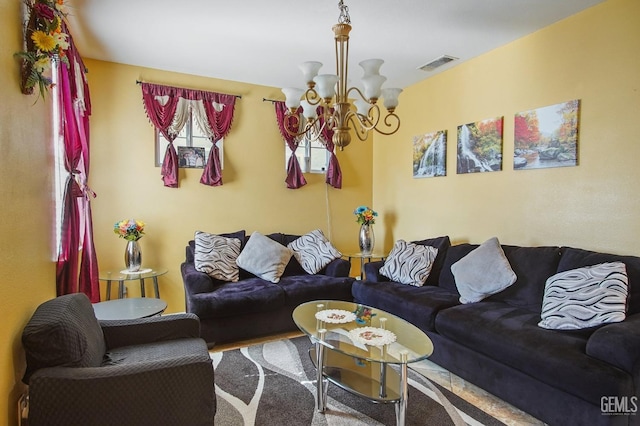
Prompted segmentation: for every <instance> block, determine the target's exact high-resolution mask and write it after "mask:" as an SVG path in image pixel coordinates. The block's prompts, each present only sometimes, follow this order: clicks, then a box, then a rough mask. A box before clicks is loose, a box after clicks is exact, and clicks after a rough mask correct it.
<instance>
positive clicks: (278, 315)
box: [180, 231, 354, 345]
mask: <svg viewBox="0 0 640 426" xmlns="http://www.w3.org/2000/svg"><path fill="white" fill-rule="evenodd" d="M227 235H232V236H234V237H236V236H237V237H239V238H241V239H243V240H244V243H243V244H242V247H243V248H244V244H245V243H246V241H247V240H248V239H249V236H246V237H245V233H244V231H241V232H238V233H235V234H227ZM267 236H268V237H269V238H271V239H272V240H274V241H277V242H278V243H280V244H282V245H284V246H286V245H288V244H289V243H291V242H292V241H294V240H296V239H297V238H298V237H299V235H289V234H282V233H274V234H269V235H267ZM194 250H195V243H194V241H193V240H192V241H189V244H188V245H187V247H186V259H185V262H184V263H182V265H181V268H180V269H181V273H182V279H183V282H184V289H185V299H186V310H187V312H191V313H194V314H196V315H197V316H198V317H199V318H200V333H201V337H202V338H203V339H204V340H206V341H207V343H208V344H209V345H213V344H214V343H225V342H234V341H239V340H246V339H251V338H255V337H260V336H266V335H270V334H275V333H282V332H286V331H295V330H297V329H298V328H297V326H296V325H295V323H294V322H293V319H292V316H291V314H292V313H293V310H294V309H295V308H296V306H298V305H299V304H301V303H304V302H309V301H312V300H319V299H329V300H346V301H351V300H353V298H352V294H351V285H352V283H353V281H354V279H353V278H350V277H349V269H350V267H351V265H350V263H349V262H348V261H347V260H345V259H335V260H333V261H332V262H331V263H329V264H328V265H327V266H326V267H325V268H323V269H322V270H321V271H319V272H318V273H317V274H313V275H311V274H308V273H306V272H305V271H304V270H303V269H302V266H300V263H298V261H297V260H296V259H295V258H294V257H292V258H291V260H290V261H289V263H288V265H287V267H286V269H285V271H284V274H283V275H282V277H281V278H280V281H279V282H278V283H272V282H270V281H267V280H264V279H262V278H258V277H256V276H255V275H253V274H251V273H249V272H247V271H245V270H243V269H242V268H240V280H239V281H238V282H224V281H219V280H216V279H214V278H211V277H210V276H209V275H207V274H205V273H203V272H199V271H197V270H196V268H195V263H194Z"/></svg>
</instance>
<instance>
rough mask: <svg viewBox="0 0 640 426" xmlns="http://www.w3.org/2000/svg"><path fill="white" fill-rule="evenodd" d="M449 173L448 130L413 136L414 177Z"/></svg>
mask: <svg viewBox="0 0 640 426" xmlns="http://www.w3.org/2000/svg"><path fill="white" fill-rule="evenodd" d="M446 175H447V131H446V130H439V131H437V132H431V133H425V134H422V135H418V136H414V137H413V177H414V178H423V177H435V176H446Z"/></svg>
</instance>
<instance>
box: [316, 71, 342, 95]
mask: <svg viewBox="0 0 640 426" xmlns="http://www.w3.org/2000/svg"><path fill="white" fill-rule="evenodd" d="M313 81H315V82H316V84H317V85H318V89H317V91H318V95H320V97H321V98H322V99H331V98H333V96H334V95H335V94H336V83H337V82H338V76H337V75H335V74H320V75H317V76H315V77H314V79H313Z"/></svg>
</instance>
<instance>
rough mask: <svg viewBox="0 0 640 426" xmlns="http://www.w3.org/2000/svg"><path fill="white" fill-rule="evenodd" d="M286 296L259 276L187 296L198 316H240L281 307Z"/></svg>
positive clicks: (190, 305)
mask: <svg viewBox="0 0 640 426" xmlns="http://www.w3.org/2000/svg"><path fill="white" fill-rule="evenodd" d="M284 305H285V295H284V291H283V290H282V288H281V287H279V286H277V285H276V284H273V283H271V282H269V281H267V280H263V279H262V278H255V277H254V278H246V279H244V280H240V281H238V282H237V283H224V284H222V285H220V286H219V287H218V288H216V289H215V290H214V291H212V292H210V293H198V294H192V295H191V296H190V303H189V307H190V311H191V312H192V313H194V314H196V315H198V317H200V319H206V318H222V317H233V316H241V315H246V314H253V313H260V312H269V311H275V310H278V309H281V308H282V307H283V306H284Z"/></svg>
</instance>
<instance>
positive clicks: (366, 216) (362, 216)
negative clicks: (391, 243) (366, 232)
mask: <svg viewBox="0 0 640 426" xmlns="http://www.w3.org/2000/svg"><path fill="white" fill-rule="evenodd" d="M353 214H354V215H356V222H358V223H359V224H360V225H373V224H374V223H376V219H375V218H376V217H377V216H378V212H376V211H375V210H373V209H371V208H370V207H366V206H359V207H358V208H357V209H355V210H354V211H353Z"/></svg>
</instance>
